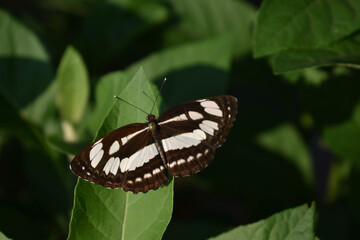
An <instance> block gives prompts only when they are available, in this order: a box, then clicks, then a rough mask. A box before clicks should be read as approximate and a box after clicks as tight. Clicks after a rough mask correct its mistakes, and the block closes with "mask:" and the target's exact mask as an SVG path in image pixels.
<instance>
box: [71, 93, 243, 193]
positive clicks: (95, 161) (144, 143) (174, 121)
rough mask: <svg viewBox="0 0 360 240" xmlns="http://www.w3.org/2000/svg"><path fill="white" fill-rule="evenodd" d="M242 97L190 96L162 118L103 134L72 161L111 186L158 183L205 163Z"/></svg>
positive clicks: (141, 187)
mask: <svg viewBox="0 0 360 240" xmlns="http://www.w3.org/2000/svg"><path fill="white" fill-rule="evenodd" d="M237 108H238V105H237V99H236V98H235V97H233V96H228V95H223V96H216V97H209V98H204V99H199V100H195V101H190V102H186V103H183V104H180V105H178V106H175V107H173V108H170V109H168V110H167V111H165V112H164V113H163V114H162V115H161V116H160V117H159V118H158V119H156V118H155V116H154V115H152V114H149V115H148V116H147V118H146V120H147V123H133V124H129V125H126V126H123V127H121V128H118V129H116V130H114V131H112V132H110V133H108V134H107V135H105V136H104V137H102V138H100V139H98V140H97V141H96V142H95V143H93V144H91V145H90V146H88V147H87V148H85V149H84V150H83V151H81V152H80V153H79V154H77V155H76V156H75V158H74V159H73V160H72V162H71V163H70V168H71V170H72V171H73V172H74V174H76V175H77V176H79V177H81V178H83V179H85V180H87V181H89V182H93V183H95V184H98V185H101V186H104V187H107V188H122V189H124V191H131V192H134V193H138V192H143V193H145V192H147V191H149V190H153V189H157V188H159V187H160V186H161V185H163V184H165V183H166V182H168V180H169V178H168V174H171V175H172V176H175V177H183V176H189V175H193V174H195V173H196V172H199V171H201V170H202V169H204V168H205V167H206V166H207V165H209V163H210V162H211V160H212V159H213V158H214V156H215V151H216V149H217V148H218V147H220V146H221V145H222V144H223V143H224V142H225V140H226V137H227V136H228V134H229V132H230V129H231V127H232V125H233V122H234V121H235V117H236V114H237Z"/></svg>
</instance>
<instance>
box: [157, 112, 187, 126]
mask: <svg viewBox="0 0 360 240" xmlns="http://www.w3.org/2000/svg"><path fill="white" fill-rule="evenodd" d="M184 120H188V118H187V117H186V115H185V114H181V115H180V116H176V117H173V118H170V119H168V120H165V121H163V122H160V123H159V125H161V124H165V123H168V122H176V121H184Z"/></svg>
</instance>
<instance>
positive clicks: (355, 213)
mask: <svg viewBox="0 0 360 240" xmlns="http://www.w3.org/2000/svg"><path fill="white" fill-rule="evenodd" d="M265 2H271V1H265ZM307 2H309V1H307ZM310 2H311V1H310ZM261 4H264V3H262V1H260V0H259V1H250V0H249V1H240V0H226V1H225V0H224V1H216V0H162V1H155V0H152V1H149V0H132V1H130V0H108V1H99V0H75V1H74V0H73V1H65V0H48V1H44V0H33V1H30V0H15V1H10V0H3V1H1V2H0V110H1V111H0V112H1V118H0V231H1V232H3V233H4V234H5V235H6V236H8V237H10V238H13V239H65V238H66V236H67V234H68V224H69V220H70V213H71V208H72V205H73V190H74V186H75V184H76V177H75V176H74V175H73V174H72V173H71V172H70V171H69V168H68V163H69V161H70V160H71V156H72V154H76V153H77V152H78V151H80V150H81V149H82V148H83V147H84V146H86V145H87V144H89V143H90V142H91V141H92V140H93V137H94V135H95V133H96V131H97V129H98V127H99V126H101V124H102V120H103V119H104V117H105V116H104V114H105V113H104V112H102V111H101V110H99V109H101V107H102V106H101V102H103V101H105V100H104V99H100V97H101V98H104V97H105V96H109V99H110V100H108V101H112V94H111V93H107V92H101V93H99V92H97V90H98V89H103V88H100V85H101V81H102V79H104V78H106V77H107V78H108V77H109V76H110V75H109V74H112V73H114V72H117V73H121V74H124V75H129V76H132V75H133V74H134V73H135V72H136V71H137V70H138V69H139V67H140V66H143V68H144V71H145V74H146V75H147V77H148V78H149V80H150V81H152V82H154V83H155V84H156V85H157V86H159V85H160V84H161V81H162V79H163V78H164V77H167V79H168V81H167V84H166V85H165V87H164V89H163V91H162V96H163V101H164V103H165V104H164V106H163V109H162V110H164V109H166V108H167V107H171V106H174V105H176V104H178V103H181V102H184V101H188V100H193V99H197V98H202V97H206V96H213V95H220V94H231V95H234V96H236V97H237V99H238V101H239V112H238V116H237V120H236V122H235V125H234V127H233V129H232V131H231V133H230V136H229V137H228V139H227V142H226V143H225V144H224V145H223V146H222V147H221V148H220V149H219V150H218V151H217V156H216V158H215V159H214V161H213V162H212V163H211V164H210V166H209V167H207V168H206V169H205V170H204V171H202V172H200V173H198V174H197V175H195V176H193V177H189V178H183V179H176V181H175V187H174V191H175V193H174V211H173V217H172V219H171V222H170V224H169V226H168V228H167V230H166V232H165V234H164V239H184V238H185V237H186V239H206V238H208V237H211V236H216V235H218V234H220V233H222V232H224V231H226V230H230V229H232V228H233V227H236V226H238V225H244V224H248V223H252V222H255V221H258V220H261V219H263V218H266V217H269V216H271V215H272V214H274V213H276V212H279V211H282V210H284V209H287V208H290V207H295V206H298V205H301V204H303V203H309V204H310V203H311V202H312V201H315V202H316V207H317V219H316V222H317V224H316V235H317V236H318V237H319V238H320V239H359V238H360V230H359V229H360V228H359V227H360V207H359V202H360V188H359V184H360V174H359V171H360V169H359V157H360V151H359V149H360V145H359V144H360V105H359V103H360V102H359V97H360V94H359V93H360V83H359V76H360V74H359V69H356V68H351V67H348V66H343V65H330V66H322V67H318V68H306V69H301V70H297V71H295V72H291V73H282V74H274V69H273V60H274V58H272V57H269V58H258V59H255V58H254V57H253V52H254V29H255V27H254V26H255V24H256V19H257V15H256V14H257V13H258V11H259V7H260V6H261ZM278 11H279V12H281V11H282V10H281V9H278ZM279 12H278V13H279ZM274 14H276V11H274ZM357 31H358V30H357ZM351 34H353V35H356V31H355V32H353V33H351ZM349 35H350V34H349ZM358 42H360V41H358ZM358 42H357V43H358ZM70 45H71V46H72V47H69V46H70ZM65 52H66V54H64V53H65ZM69 56H70V57H69ZM358 56H360V54H359V52H354V53H353V57H355V58H356V57H357V58H358ZM66 57H69V58H70V59H74V64H75V65H76V66H78V68H75V69H74V73H73V75H72V76H78V77H79V78H81V79H84V81H83V82H81V83H76V84H74V85H71V84H70V87H71V89H72V90H74V89H75V90H76V91H78V94H77V95H76V97H74V98H73V99H70V100H71V101H70V102H69V101H64V99H61V97H60V94H61V92H62V91H67V90H68V89H66V87H64V86H62V85H61V84H57V85H56V82H57V81H58V79H63V78H64V76H62V71H61V69H62V68H63V67H64V64H65V63H64V64H63V61H62V59H64V58H66ZM65 78H66V76H65ZM70 79H71V78H70ZM59 86H60V87H59ZM61 86H62V87H61ZM98 91H99V90H98ZM73 106H75V107H73ZM69 112H72V114H70V115H71V116H69V114H68V113H69ZM74 112H75V113H74Z"/></svg>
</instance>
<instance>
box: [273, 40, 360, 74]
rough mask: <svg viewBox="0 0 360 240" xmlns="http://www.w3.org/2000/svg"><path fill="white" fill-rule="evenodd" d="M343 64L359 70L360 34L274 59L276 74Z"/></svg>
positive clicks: (294, 50) (280, 55)
mask: <svg viewBox="0 0 360 240" xmlns="http://www.w3.org/2000/svg"><path fill="white" fill-rule="evenodd" d="M334 64H342V65H346V66H350V67H351V66H353V67H357V68H359V66H360V34H357V35H355V36H353V37H351V38H346V39H343V40H341V41H339V42H335V43H332V44H329V45H325V46H322V47H318V48H298V49H290V50H287V51H283V52H280V53H279V54H278V55H277V56H276V57H275V59H274V65H273V66H274V71H275V73H283V72H287V71H294V70H298V69H302V68H308V67H319V66H325V65H334Z"/></svg>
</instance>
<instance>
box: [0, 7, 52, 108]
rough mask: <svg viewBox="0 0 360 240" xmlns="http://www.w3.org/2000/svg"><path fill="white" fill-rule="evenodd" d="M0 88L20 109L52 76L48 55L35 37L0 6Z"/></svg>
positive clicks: (46, 84)
mask: <svg viewBox="0 0 360 240" xmlns="http://www.w3.org/2000/svg"><path fill="white" fill-rule="evenodd" d="M0 43H1V44H0V89H1V90H2V91H3V94H6V97H7V98H8V99H11V100H12V101H14V102H15V103H16V105H17V106H18V107H20V108H22V107H25V106H26V105H27V104H28V103H30V102H31V101H33V100H34V99H35V98H36V97H37V96H38V94H40V93H42V92H43V91H44V90H45V88H46V87H47V86H48V84H49V83H50V81H51V80H52V78H53V72H52V68H51V65H50V64H49V57H48V55H47V53H46V52H45V49H44V47H43V46H42V44H41V42H40V40H39V39H38V38H37V36H36V35H35V34H34V33H33V32H32V31H30V30H29V29H28V28H27V27H25V26H24V25H23V24H22V23H20V22H18V21H17V20H15V19H14V18H13V17H12V16H10V15H9V14H8V13H7V12H5V11H4V10H2V9H0Z"/></svg>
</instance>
